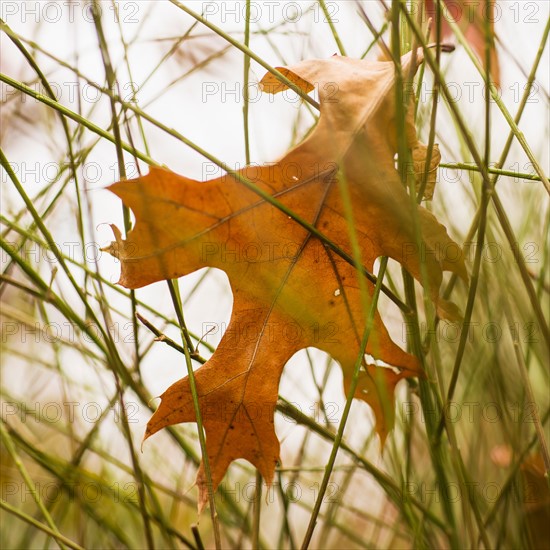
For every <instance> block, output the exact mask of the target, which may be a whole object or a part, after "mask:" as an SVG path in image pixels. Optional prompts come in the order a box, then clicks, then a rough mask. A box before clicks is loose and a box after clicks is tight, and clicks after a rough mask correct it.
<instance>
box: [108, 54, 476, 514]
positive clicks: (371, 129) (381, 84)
mask: <svg viewBox="0 0 550 550" xmlns="http://www.w3.org/2000/svg"><path fill="white" fill-rule="evenodd" d="M421 55H422V53H421V52H419V53H418V55H417V61H418V62H420V61H421V60H422V58H421ZM410 63H411V56H410V55H407V56H404V57H403V65H404V67H405V68H406V67H407V66H408V65H409V64H410ZM279 70H280V71H281V72H283V73H284V74H286V76H287V77H288V78H289V79H290V80H292V81H293V82H295V83H296V84H297V85H298V86H300V87H301V88H302V89H304V90H306V91H309V90H311V89H312V87H313V83H318V85H319V96H320V104H321V115H320V119H319V122H318V124H317V126H316V128H315V129H314V130H313V132H312V133H311V134H310V135H309V137H308V138H307V139H306V140H305V141H303V142H302V143H301V144H300V145H298V146H297V147H295V148H294V149H292V150H290V151H289V152H288V153H287V154H286V155H285V156H284V158H283V159H281V160H280V161H279V162H277V163H275V164H273V165H268V166H260V167H258V166H256V167H252V166H250V167H245V168H243V169H242V170H240V174H241V175H242V176H245V177H246V178H248V179H249V180H250V181H252V182H253V183H254V184H255V185H256V186H257V187H259V188H260V189H262V190H263V191H265V192H267V193H269V194H270V195H271V196H273V197H275V198H276V199H277V200H278V201H280V202H281V203H283V204H284V205H286V206H287V207H288V208H290V209H291V210H292V211H293V212H294V213H295V214H297V215H299V216H301V217H302V218H303V219H305V220H307V221H308V222H309V223H310V224H312V225H313V226H315V227H316V228H318V229H319V230H320V231H321V232H322V233H324V234H325V235H326V236H327V237H328V238H329V239H330V240H331V241H332V242H334V243H336V244H337V245H338V246H339V247H340V248H341V249H343V250H344V251H345V252H347V253H348V254H351V250H352V249H351V245H350V237H349V229H348V224H347V221H346V218H345V216H344V207H343V204H342V199H341V196H340V191H339V187H338V185H339V184H338V180H339V178H343V177H344V175H345V178H346V182H347V184H348V188H349V193H350V195H351V200H352V204H353V207H354V212H353V215H354V222H355V231H356V234H357V237H358V240H359V243H360V246H361V254H362V261H363V265H364V266H365V267H366V269H368V270H369V271H371V272H372V269H373V264H374V261H375V259H376V258H377V257H379V256H384V255H386V256H389V257H391V258H394V259H395V260H397V261H399V262H401V263H402V264H403V265H404V266H405V267H406V269H407V270H408V271H409V272H410V273H411V274H412V275H413V276H414V277H416V278H417V279H418V280H420V262H421V256H422V261H424V263H425V266H426V273H427V278H428V281H429V289H430V290H429V292H430V295H431V297H432V299H433V300H434V302H436V303H437V306H438V311H439V313H440V315H442V316H452V315H453V314H454V310H455V308H456V306H454V307H453V304H450V303H448V302H445V301H443V300H441V299H440V298H439V296H438V289H439V287H440V284H441V279H442V270H451V271H454V272H455V273H458V274H459V275H460V276H462V277H463V278H466V271H465V267H464V263H463V260H462V257H461V256H459V257H457V256H456V255H454V254H453V258H452V261H449V260H448V259H447V258H446V255H445V253H444V252H445V250H446V249H447V248H448V247H449V246H453V248H454V250H457V249H458V250H460V249H459V248H458V245H456V243H454V242H453V241H452V240H451V239H450V238H449V236H448V235H447V232H446V230H445V228H444V227H443V226H442V225H440V224H439V223H438V222H437V220H436V219H435V217H434V216H433V215H432V214H431V213H429V212H428V211H427V210H426V209H424V208H423V207H421V206H419V207H418V216H419V219H420V223H421V229H422V234H423V242H422V246H421V247H418V246H416V244H414V243H416V239H415V235H414V229H413V228H414V223H413V212H412V211H411V201H410V199H409V197H408V195H407V193H406V191H405V189H404V187H403V185H402V183H401V181H400V178H399V175H398V173H397V171H396V169H395V164H394V156H395V154H396V130H395V101H394V95H395V93H394V65H393V64H392V63H388V62H368V61H363V60H356V59H350V58H346V57H332V58H330V59H326V60H310V61H304V62H302V63H300V64H298V65H296V66H295V67H291V68H279ZM260 85H261V87H262V88H263V89H264V90H265V91H268V92H272V93H276V92H277V91H280V90H282V89H284V87H283V86H282V85H281V84H280V83H279V82H278V81H276V80H275V79H274V78H273V77H272V76H271V75H270V74H268V75H267V76H266V77H264V79H263V80H262V82H261V83H260ZM407 141H408V144H409V146H410V147H411V149H414V148H415V147H417V146H418V140H417V138H416V132H415V129H414V124H413V123H412V119H411V117H407ZM110 190H111V191H113V192H114V193H115V194H116V195H118V196H119V197H120V198H121V199H122V201H123V202H124V204H126V205H127V206H128V207H130V208H131V209H132V210H133V212H134V214H135V216H136V225H135V227H134V228H133V229H132V230H131V231H130V232H129V233H128V236H127V238H126V240H124V239H122V237H121V233H120V231H119V230H118V229H117V228H116V227H115V226H113V230H114V233H115V237H116V242H113V243H112V244H111V245H110V247H109V248H108V250H109V252H111V253H112V254H113V255H115V256H116V257H117V258H118V259H119V260H120V262H121V269H122V273H121V278H120V281H119V282H120V284H122V285H123V286H125V287H128V288H138V287H142V286H144V285H147V284H150V283H153V282H155V281H159V280H163V279H168V278H175V277H180V276H182V275H185V274H188V273H191V272H193V271H195V270H197V269H199V268H202V267H205V266H211V267H216V268H219V269H221V270H223V271H225V273H226V274H227V276H228V278H229V282H230V284H231V289H232V292H233V297H234V304H233V311H232V314H231V321H230V324H229V326H228V328H227V331H226V333H225V334H224V336H223V338H222V340H221V342H220V344H219V346H218V348H217V349H216V351H215V353H214V354H213V356H212V357H211V358H210V359H209V360H208V361H207V362H206V363H205V364H204V365H203V366H202V367H201V368H199V369H198V370H197V371H196V373H195V377H196V385H197V389H198V394H199V401H200V407H201V413H202V417H203V423H204V427H205V431H206V445H207V452H208V458H209V464H210V468H211V473H212V482H213V486H214V489H215V488H216V487H217V486H218V484H219V483H220V481H221V479H222V478H223V476H224V474H225V472H226V470H227V468H228V466H229V464H230V463H231V461H233V460H236V459H239V458H244V459H246V460H248V461H249V462H251V463H252V464H253V465H254V466H255V467H256V468H258V470H259V471H260V473H261V474H262V476H263V477H264V479H265V480H266V481H267V482H268V483H269V482H271V480H272V478H273V474H274V468H275V465H276V463H277V461H278V459H279V441H278V439H277V437H276V435H275V431H274V409H275V405H276V401H277V396H278V386H279V379H280V376H281V373H282V370H283V367H284V366H285V364H286V362H287V361H288V360H289V359H290V358H291V357H292V356H293V355H294V354H295V353H296V352H297V351H299V350H301V349H303V348H306V347H308V346H314V347H316V348H319V349H321V350H323V351H325V352H327V353H328V354H330V355H331V356H332V357H333V358H334V359H335V360H336V361H338V363H339V364H340V366H341V367H342V370H343V373H344V384H345V386H346V387H349V382H350V378H351V375H352V372H353V368H354V364H355V362H356V359H357V356H358V354H359V353H360V351H361V350H360V339H361V336H362V333H363V330H364V327H365V322H366V315H367V311H365V309H364V307H362V299H361V293H360V290H359V288H360V285H359V282H358V277H363V275H362V274H359V273H358V272H357V271H356V269H355V268H354V267H352V266H351V265H350V264H349V263H348V262H346V261H344V260H343V259H342V258H341V257H340V256H339V255H336V254H335V253H334V252H333V251H331V250H330V249H328V248H327V247H325V246H324V245H323V244H322V242H321V241H320V240H319V239H318V238H316V237H315V236H313V235H311V233H310V232H309V231H307V230H306V229H304V228H303V227H302V226H301V225H299V224H298V223H297V222H296V221H295V220H294V219H292V218H291V217H289V216H288V215H286V214H284V213H283V212H282V211H281V210H279V209H278V208H276V207H274V206H273V205H271V204H270V203H269V202H267V201H265V200H263V199H261V198H260V197H259V195H258V194H256V193H255V192H253V191H252V190H250V189H248V188H247V187H245V186H244V185H243V184H242V183H241V182H239V181H238V180H236V179H235V178H234V177H232V176H231V175H225V176H223V177H220V178H218V179H215V180H212V181H205V182H198V181H194V180H191V179H189V178H186V177H183V176H180V175H177V174H175V173H173V172H170V171H168V170H165V169H160V168H153V167H151V170H150V172H149V174H147V175H146V176H144V177H140V178H137V179H135V180H129V181H121V182H118V183H115V184H114V185H112V186H111V187H110ZM230 251H237V253H233V254H232V253H231V252H230ZM366 283H367V286H368V289H369V293H372V292H373V289H374V286H373V285H372V283H371V282H369V281H368V280H367V281H366ZM366 352H367V354H369V355H370V356H372V357H374V358H375V359H377V360H382V361H384V362H386V363H388V364H389V365H392V366H394V367H397V368H396V369H395V371H394V370H392V369H389V368H384V367H377V366H376V365H374V364H369V365H367V364H366V361H365V365H364V367H365V368H364V371H363V372H362V374H361V378H360V382H359V387H358V389H357V393H356V395H355V397H358V398H360V399H362V400H364V401H366V402H367V403H368V404H369V405H370V406H371V407H372V409H373V410H374V412H375V416H376V429H377V431H378V433H379V434H380V436H381V439H382V440H384V438H385V436H386V434H387V433H388V431H389V430H390V429H391V428H392V426H393V423H394V398H393V394H394V388H395V386H396V384H397V383H398V382H399V381H400V380H401V379H402V378H404V377H409V376H415V375H418V374H421V372H420V366H419V362H418V360H417V358H416V357H414V356H413V355H411V354H409V353H406V352H405V351H403V350H402V349H401V348H400V347H399V346H397V345H396V344H395V343H394V342H393V341H392V340H391V338H390V336H389V335H388V332H387V330H386V328H385V326H384V324H383V323H382V320H381V318H380V316H379V314H378V312H377V313H376V317H375V320H374V328H373V330H372V331H371V336H370V339H369V341H368V345H367V349H366ZM375 381H376V382H375ZM195 420H196V417H195V412H194V409H193V402H192V399H191V393H190V389H189V383H188V380H187V378H183V379H182V380H179V381H177V382H176V383H175V384H173V385H172V386H171V387H169V388H168V390H166V392H165V393H164V394H163V395H162V400H161V403H160V405H159V407H158V409H157V411H156V412H155V413H154V415H153V416H152V418H151V419H150V421H149V423H148V425H147V430H146V434H145V438H147V437H149V436H151V435H152V434H154V433H155V432H158V431H159V430H161V429H162V428H164V427H166V426H170V425H173V424H178V423H180V422H193V421H195ZM197 483H198V485H199V490H200V495H199V509H202V507H203V506H204V504H205V503H206V501H207V498H208V497H207V488H206V479H205V474H204V470H203V467H202V466H201V468H200V469H199V473H198V476H197Z"/></svg>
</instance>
